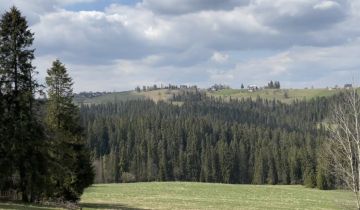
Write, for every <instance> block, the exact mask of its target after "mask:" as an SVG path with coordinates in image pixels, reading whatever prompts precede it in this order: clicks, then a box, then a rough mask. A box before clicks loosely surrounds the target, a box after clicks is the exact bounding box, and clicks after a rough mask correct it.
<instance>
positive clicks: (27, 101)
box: [0, 7, 46, 201]
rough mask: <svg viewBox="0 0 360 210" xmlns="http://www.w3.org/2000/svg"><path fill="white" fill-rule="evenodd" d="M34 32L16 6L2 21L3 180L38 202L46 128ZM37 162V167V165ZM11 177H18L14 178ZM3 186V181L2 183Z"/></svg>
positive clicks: (6, 185) (0, 41)
mask: <svg viewBox="0 0 360 210" xmlns="http://www.w3.org/2000/svg"><path fill="white" fill-rule="evenodd" d="M33 40H34V38H33V33H31V31H30V30H29V29H28V25H27V21H26V19H25V17H23V16H21V13H20V11H19V10H18V9H17V8H15V7H12V8H11V9H10V11H8V12H5V13H4V14H3V15H2V17H1V20H0V61H1V62H0V92H1V93H0V96H1V99H0V103H1V105H0V106H1V109H2V111H1V113H0V115H1V116H0V118H1V119H2V122H1V127H0V130H1V133H2V134H1V135H2V136H1V143H0V144H1V147H0V148H1V153H2V155H1V158H0V168H1V172H0V173H1V174H0V177H2V178H4V179H7V181H8V182H6V181H5V183H7V184H5V186H3V187H4V188H5V189H6V188H8V189H9V188H15V189H17V190H18V191H20V192H21V194H22V200H23V201H29V200H34V199H37V198H38V197H39V196H40V195H39V194H40V193H41V192H43V189H40V188H41V187H43V186H44V185H43V184H41V183H40V182H41V181H40V180H44V179H45V178H44V177H45V176H43V174H44V173H46V167H45V164H46V161H45V160H46V158H44V153H43V152H44V147H43V146H44V141H43V132H42V130H43V128H42V126H41V125H40V123H39V119H38V117H37V115H36V112H35V106H34V105H35V97H34V93H35V89H36V87H37V86H38V85H37V83H36V81H35V80H34V77H33V76H34V74H35V73H36V72H35V68H34V67H33V66H32V60H33V59H34V49H31V45H32V43H33ZM35 163H36V164H35ZM9 175H11V176H13V175H16V176H15V177H18V179H10V178H11V177H9ZM1 182H2V183H4V182H3V180H1Z"/></svg>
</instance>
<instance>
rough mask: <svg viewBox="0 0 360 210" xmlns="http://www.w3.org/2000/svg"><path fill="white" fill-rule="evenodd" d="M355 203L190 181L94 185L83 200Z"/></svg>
mask: <svg viewBox="0 0 360 210" xmlns="http://www.w3.org/2000/svg"><path fill="white" fill-rule="evenodd" d="M354 204H355V203H354V200H353V196H352V194H351V192H348V191H340V190H332V191H321V190H316V189H308V188H304V187H303V186H280V185H275V186H270V185H261V186H258V185H225V184H207V183H188V182H162V183H157V182H152V183H134V184H101V185H94V186H93V187H90V188H88V189H87V190H86V192H85V193H84V195H83V196H82V199H81V205H82V207H83V208H84V209H355V205H354Z"/></svg>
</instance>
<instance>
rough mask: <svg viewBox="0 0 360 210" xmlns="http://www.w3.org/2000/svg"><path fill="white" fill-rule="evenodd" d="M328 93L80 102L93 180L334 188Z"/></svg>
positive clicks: (190, 94)
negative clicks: (289, 98)
mask: <svg viewBox="0 0 360 210" xmlns="http://www.w3.org/2000/svg"><path fill="white" fill-rule="evenodd" d="M336 97H339V96H335V97H332V98H325V97H324V98H316V99H313V100H310V101H295V102H294V103H292V104H284V103H281V102H278V101H275V100H274V101H267V100H262V99H260V98H258V99H256V100H251V99H248V100H245V99H244V100H230V101H226V102H225V101H222V100H221V99H215V98H209V97H206V96H205V95H204V94H201V93H200V92H197V93H188V94H183V95H178V96H174V99H175V100H176V101H182V102H183V104H182V105H180V106H179V105H173V104H170V103H165V102H159V103H154V102H153V101H150V100H147V101H146V100H145V101H141V100H139V101H128V102H123V103H118V104H103V105H92V106H82V107H81V116H82V124H83V126H84V127H86V133H87V141H88V144H89V147H90V148H91V150H92V151H93V154H94V156H95V158H96V161H95V168H96V173H97V177H96V181H97V182H135V181H155V180H156V181H173V180H176V181H200V182H219V183H243V184H305V185H306V186H308V187H318V188H320V189H329V188H333V187H334V186H335V184H336V180H335V178H334V177H332V175H331V174H330V173H329V172H328V171H327V169H328V168H327V167H328V166H327V162H326V161H324V160H323V158H322V155H321V152H322V143H323V142H324V140H325V139H326V131H325V129H324V127H323V126H322V124H321V123H320V122H323V121H324V120H325V119H326V116H327V114H328V111H329V106H330V104H331V102H332V101H333V100H335V99H336Z"/></svg>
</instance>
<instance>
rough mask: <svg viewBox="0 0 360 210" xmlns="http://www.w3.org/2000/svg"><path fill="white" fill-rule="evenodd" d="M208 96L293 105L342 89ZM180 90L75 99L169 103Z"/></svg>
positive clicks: (230, 91) (235, 91) (215, 93)
mask: <svg viewBox="0 0 360 210" xmlns="http://www.w3.org/2000/svg"><path fill="white" fill-rule="evenodd" d="M203 91H205V92H206V94H207V95H208V96H213V97H216V98H218V97H221V98H223V99H224V100H229V99H230V98H232V99H247V98H252V99H256V98H258V97H260V98H263V99H268V100H273V99H275V100H279V101H282V102H284V103H291V102H292V101H294V100H303V99H305V100H310V99H312V98H316V97H323V96H324V97H328V96H332V95H335V94H337V93H339V92H341V91H342V90H341V89H337V90H336V89H333V90H328V89H325V88H323V89H261V90H258V91H255V92H249V91H248V90H247V89H243V90H241V89H224V90H219V91H208V90H203ZM179 92H180V91H179V90H165V89H160V90H152V91H146V92H136V91H124V92H115V93H110V94H107V95H103V96H98V97H94V98H86V99H79V98H75V102H76V103H78V104H80V103H82V104H106V103H114V102H121V101H128V100H140V99H151V100H153V101H156V102H157V101H160V100H162V101H168V100H169V99H171V98H172V96H173V95H174V94H175V95H176V94H179Z"/></svg>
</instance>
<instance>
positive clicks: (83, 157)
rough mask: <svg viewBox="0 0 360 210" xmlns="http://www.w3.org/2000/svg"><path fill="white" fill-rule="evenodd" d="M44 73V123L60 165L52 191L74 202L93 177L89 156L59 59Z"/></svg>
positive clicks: (66, 75) (63, 68)
mask: <svg viewBox="0 0 360 210" xmlns="http://www.w3.org/2000/svg"><path fill="white" fill-rule="evenodd" d="M47 73H48V76H47V77H46V84H47V86H48V98H49V99H48V102H47V117H46V122H47V126H48V128H49V130H50V132H51V134H52V137H53V138H52V143H53V144H54V147H53V148H56V149H55V150H54V151H53V152H54V154H55V155H54V157H53V158H54V159H56V161H58V164H59V166H60V167H59V168H58V170H57V171H56V173H54V174H53V176H55V177H54V180H56V183H55V185H56V190H55V192H54V193H55V194H56V196H57V197H62V198H64V199H65V200H72V201H76V200H78V199H79V197H80V195H81V194H82V192H83V190H84V188H86V187H88V186H89V185H90V184H92V181H93V178H94V173H93V169H92V165H91V161H90V155H89V152H88V151H87V148H86V146H85V141H84V138H83V135H82V129H81V127H80V126H79V124H78V123H79V111H78V108H77V107H76V106H75V105H74V104H73V102H72V101H73V97H74V94H73V90H72V85H73V82H72V79H71V78H70V76H69V75H68V73H67V70H66V68H65V66H64V65H63V64H62V63H61V62H60V61H59V60H56V61H54V62H53V65H52V67H51V68H50V69H48V71H47ZM55 170H56V169H55Z"/></svg>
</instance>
